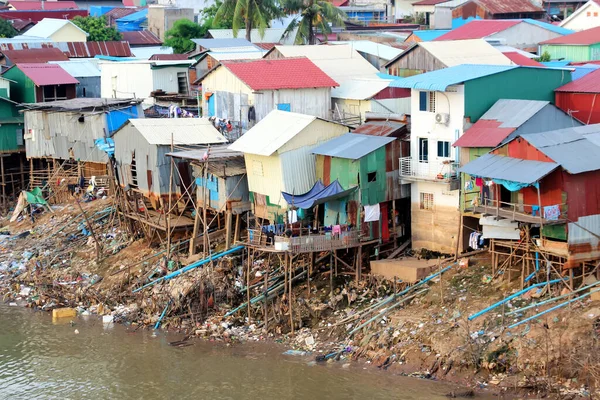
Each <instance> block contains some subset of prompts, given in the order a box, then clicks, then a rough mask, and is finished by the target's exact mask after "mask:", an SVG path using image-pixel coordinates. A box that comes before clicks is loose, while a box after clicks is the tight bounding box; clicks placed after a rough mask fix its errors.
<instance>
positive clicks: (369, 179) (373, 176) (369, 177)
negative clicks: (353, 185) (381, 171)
mask: <svg viewBox="0 0 600 400" xmlns="http://www.w3.org/2000/svg"><path fill="white" fill-rule="evenodd" d="M367 182H377V172H369V173H368V174H367Z"/></svg>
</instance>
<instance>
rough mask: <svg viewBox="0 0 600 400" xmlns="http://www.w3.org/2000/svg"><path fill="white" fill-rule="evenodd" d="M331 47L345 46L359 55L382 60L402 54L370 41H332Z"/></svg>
mask: <svg viewBox="0 0 600 400" xmlns="http://www.w3.org/2000/svg"><path fill="white" fill-rule="evenodd" d="M329 44H332V45H341V44H347V45H348V46H350V47H351V48H353V49H354V50H356V51H359V52H361V53H365V54H369V55H371V56H375V57H379V58H381V59H383V60H388V61H389V60H391V59H393V58H395V57H397V56H399V55H400V54H401V53H402V50H400V49H397V48H395V47H392V46H388V45H385V44H381V43H375V42H371V41H370V40H352V41H346V42H341V41H333V42H329Z"/></svg>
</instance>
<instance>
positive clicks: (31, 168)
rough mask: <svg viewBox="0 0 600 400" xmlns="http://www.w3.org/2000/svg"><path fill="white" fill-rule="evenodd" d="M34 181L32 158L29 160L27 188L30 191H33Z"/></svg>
mask: <svg viewBox="0 0 600 400" xmlns="http://www.w3.org/2000/svg"><path fill="white" fill-rule="evenodd" d="M33 185H34V180H33V158H30V159H29V186H31V187H30V189H33Z"/></svg>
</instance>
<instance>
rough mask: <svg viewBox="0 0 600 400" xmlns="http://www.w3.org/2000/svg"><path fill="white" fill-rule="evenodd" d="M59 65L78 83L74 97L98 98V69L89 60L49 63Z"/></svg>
mask: <svg viewBox="0 0 600 400" xmlns="http://www.w3.org/2000/svg"><path fill="white" fill-rule="evenodd" d="M50 64H57V65H60V67H61V68H62V69H64V70H65V71H67V73H68V74H69V75H71V76H72V77H73V78H75V79H77V80H78V81H79V85H77V86H76V87H75V90H76V92H75V94H76V97H91V98H98V97H100V95H101V93H100V69H99V68H98V67H97V66H96V64H95V63H93V62H92V61H89V60H71V61H50Z"/></svg>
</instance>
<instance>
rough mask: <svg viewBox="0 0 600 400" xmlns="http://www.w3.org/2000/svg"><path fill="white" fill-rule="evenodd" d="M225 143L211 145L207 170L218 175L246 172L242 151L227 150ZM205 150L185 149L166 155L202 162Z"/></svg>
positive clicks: (224, 175)
mask: <svg viewBox="0 0 600 400" xmlns="http://www.w3.org/2000/svg"><path fill="white" fill-rule="evenodd" d="M227 147H228V146H227V145H217V146H211V148H210V155H209V157H208V170H209V172H210V173H211V174H213V175H216V176H219V177H227V176H236V175H243V174H245V173H246V163H245V161H244V153H241V152H239V151H233V150H229V149H228V148H227ZM205 153H206V150H204V149H199V150H186V151H177V152H173V153H167V156H171V157H175V158H182V159H187V160H191V161H192V162H195V163H198V164H203V163H205V162H206V161H205V160H204V154H205Z"/></svg>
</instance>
